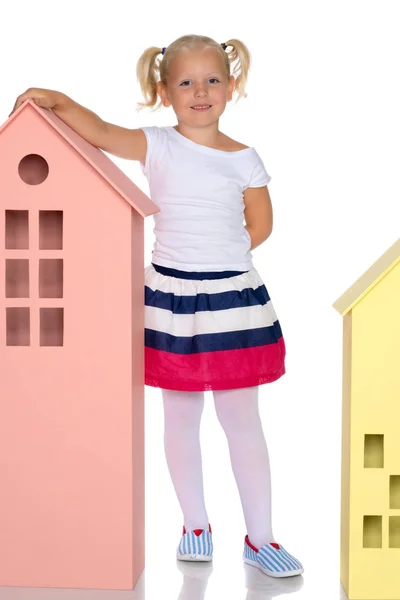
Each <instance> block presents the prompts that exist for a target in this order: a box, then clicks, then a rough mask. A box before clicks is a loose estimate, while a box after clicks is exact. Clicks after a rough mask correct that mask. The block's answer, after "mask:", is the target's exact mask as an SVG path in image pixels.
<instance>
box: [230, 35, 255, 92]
mask: <svg viewBox="0 0 400 600" xmlns="http://www.w3.org/2000/svg"><path fill="white" fill-rule="evenodd" d="M225 44H226V47H227V49H226V50H225V53H226V54H227V56H228V61H229V64H230V65H231V75H233V76H234V77H235V92H236V93H237V95H238V97H237V100H236V102H238V101H239V100H240V98H247V93H246V92H245V89H246V83H247V79H248V74H249V71H250V68H251V54H250V52H249V49H248V48H247V46H246V44H244V43H243V42H242V41H241V40H237V39H235V38H233V39H230V40H228V41H227V42H225ZM229 47H230V49H229Z"/></svg>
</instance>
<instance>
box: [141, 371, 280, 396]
mask: <svg viewBox="0 0 400 600" xmlns="http://www.w3.org/2000/svg"><path fill="white" fill-rule="evenodd" d="M285 373H286V369H285V366H284V365H283V367H282V368H281V369H280V370H279V371H276V372H275V373H268V375H264V376H263V375H255V376H254V377H244V378H242V379H235V380H232V379H227V380H226V381H224V380H223V379H220V380H218V381H216V382H214V383H205V382H204V383H200V384H199V383H198V382H188V383H185V382H184V381H176V380H174V379H156V380H155V379H150V378H147V377H145V381H144V384H145V385H148V386H150V387H156V388H163V389H165V390H181V391H184V392H207V391H211V390H232V389H238V388H245V387H253V386H256V385H263V384H265V383H272V382H273V381H276V380H277V379H279V378H280V377H282V375H284V374H285Z"/></svg>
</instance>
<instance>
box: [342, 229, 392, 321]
mask: <svg viewBox="0 0 400 600" xmlns="http://www.w3.org/2000/svg"><path fill="white" fill-rule="evenodd" d="M399 261H400V238H399V239H398V240H397V242H395V243H394V244H393V245H392V246H390V248H389V249H388V250H386V252H385V253H384V254H382V256H381V257H380V258H378V260H377V261H376V262H374V264H373V265H371V267H370V268H369V269H368V270H367V271H366V272H365V273H364V274H363V275H361V277H359V278H358V279H357V281H355V282H354V283H353V285H352V286H350V287H349V289H348V290H346V291H345V292H344V294H342V295H341V296H340V298H338V299H337V300H336V302H334V304H333V307H334V308H336V310H337V311H338V312H339V313H341V314H342V315H345V314H346V313H348V312H349V311H350V310H351V309H352V308H353V306H355V305H356V304H357V303H358V302H359V301H360V300H361V298H363V297H364V296H366V294H368V292H369V291H370V290H371V289H372V288H373V287H374V286H376V285H377V284H378V283H379V281H380V280H381V279H383V278H384V277H385V276H386V275H387V274H388V273H389V271H391V270H392V269H393V268H394V267H395V266H396V264H397V263H398V262H399Z"/></svg>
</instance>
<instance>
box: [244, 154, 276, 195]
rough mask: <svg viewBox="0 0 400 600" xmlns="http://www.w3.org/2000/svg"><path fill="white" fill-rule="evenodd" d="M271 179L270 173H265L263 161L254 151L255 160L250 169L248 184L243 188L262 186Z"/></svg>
mask: <svg viewBox="0 0 400 600" xmlns="http://www.w3.org/2000/svg"><path fill="white" fill-rule="evenodd" d="M271 179H272V177H271V175H269V174H268V173H267V170H266V168H265V166H264V163H263V161H262V160H261V158H260V156H259V155H258V154H257V152H256V162H255V165H254V167H253V169H252V171H251V175H250V179H249V182H248V184H247V185H246V186H245V189H246V188H248V187H263V186H264V185H268V183H269V182H270V181H271Z"/></svg>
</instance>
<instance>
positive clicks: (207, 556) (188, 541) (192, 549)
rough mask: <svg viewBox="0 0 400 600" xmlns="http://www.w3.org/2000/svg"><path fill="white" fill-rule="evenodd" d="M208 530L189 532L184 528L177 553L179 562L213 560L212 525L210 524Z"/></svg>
mask: <svg viewBox="0 0 400 600" xmlns="http://www.w3.org/2000/svg"><path fill="white" fill-rule="evenodd" d="M208 529H209V531H206V530H205V529H195V530H194V531H188V532H187V531H186V529H185V526H183V533H182V539H181V541H180V543H179V546H178V549H177V551H176V558H177V559H178V560H196V561H209V560H212V554H213V542H212V531H211V525H210V524H208Z"/></svg>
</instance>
